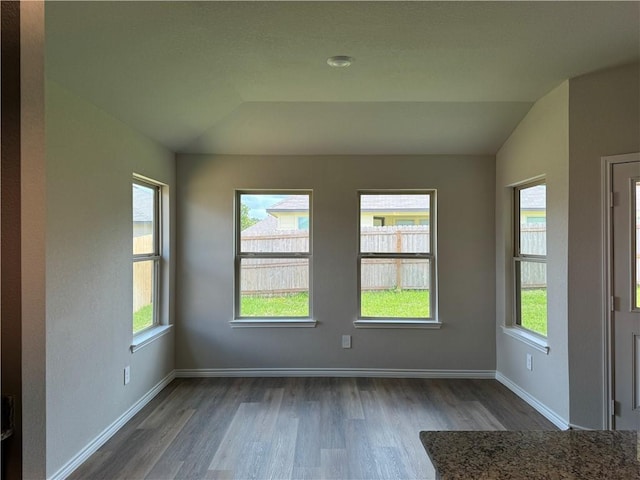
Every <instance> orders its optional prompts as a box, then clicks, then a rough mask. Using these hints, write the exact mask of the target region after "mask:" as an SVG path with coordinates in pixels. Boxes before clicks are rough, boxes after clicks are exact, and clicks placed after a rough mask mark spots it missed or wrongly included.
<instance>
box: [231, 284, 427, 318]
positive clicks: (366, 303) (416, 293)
mask: <svg viewBox="0 0 640 480" xmlns="http://www.w3.org/2000/svg"><path fill="white" fill-rule="evenodd" d="M240 312H241V315H242V316H243V317H306V316H307V315H309V295H308V294H307V293H296V294H289V295H278V296H273V297H259V296H250V295H245V296H243V297H242V301H241V305H240ZM362 316H363V317H381V318H425V317H428V316H429V291H428V290H383V291H377V292H364V293H363V294H362Z"/></svg>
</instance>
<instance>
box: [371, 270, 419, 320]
mask: <svg viewBox="0 0 640 480" xmlns="http://www.w3.org/2000/svg"><path fill="white" fill-rule="evenodd" d="M430 268H431V266H430V260H429V259H414V258H363V259H362V260H361V263H360V290H361V293H360V316H361V317H380V318H430V317H431V310H430V298H431V297H430V288H429V283H430V278H431V275H430Z"/></svg>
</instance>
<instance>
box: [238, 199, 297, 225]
mask: <svg viewBox="0 0 640 480" xmlns="http://www.w3.org/2000/svg"><path fill="white" fill-rule="evenodd" d="M286 197H288V195H269V194H264V193H259V194H246V193H243V194H242V196H241V199H240V201H241V202H242V203H244V204H245V205H248V206H249V216H251V217H253V218H258V219H263V218H264V217H266V216H267V212H266V209H267V208H269V207H270V206H271V205H275V204H276V203H278V202H279V201H281V200H283V199H285V198H286Z"/></svg>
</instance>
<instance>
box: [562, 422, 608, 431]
mask: <svg viewBox="0 0 640 480" xmlns="http://www.w3.org/2000/svg"><path fill="white" fill-rule="evenodd" d="M569 429H571V430H593V429H592V428H587V427H583V426H582V425H576V424H575V423H570V424H569ZM607 430H608V429H607Z"/></svg>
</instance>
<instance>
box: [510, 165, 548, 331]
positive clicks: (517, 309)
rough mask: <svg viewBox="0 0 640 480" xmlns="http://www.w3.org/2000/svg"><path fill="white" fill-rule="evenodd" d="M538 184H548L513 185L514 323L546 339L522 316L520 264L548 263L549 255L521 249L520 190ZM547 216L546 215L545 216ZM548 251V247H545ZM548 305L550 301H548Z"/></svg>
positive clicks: (543, 179)
mask: <svg viewBox="0 0 640 480" xmlns="http://www.w3.org/2000/svg"><path fill="white" fill-rule="evenodd" d="M538 185H545V187H546V185H547V182H546V179H545V178H538V179H536V180H533V181H530V182H525V183H521V184H518V185H515V186H514V187H513V195H514V197H513V207H514V208H513V325H514V326H515V327H517V328H518V329H522V331H524V332H526V333H527V334H528V335H533V336H534V337H539V338H540V339H544V340H546V338H547V336H548V331H547V336H545V335H542V334H541V333H538V332H535V331H533V330H530V329H528V328H526V327H523V326H522V316H521V303H522V302H521V298H522V294H521V291H522V288H521V286H520V270H519V266H520V265H521V264H522V262H531V263H544V264H545V265H546V264H547V255H537V254H529V253H522V252H521V251H520V235H521V226H520V216H521V211H520V192H521V191H522V190H525V189H527V188H531V187H536V186H538ZM545 203H546V193H545ZM545 218H546V216H545ZM545 251H546V248H545ZM547 306H548V303H547ZM546 322H547V329H548V327H549V315H548V312H547V318H546Z"/></svg>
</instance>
